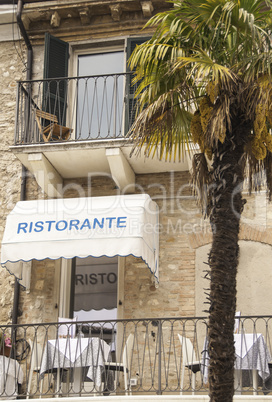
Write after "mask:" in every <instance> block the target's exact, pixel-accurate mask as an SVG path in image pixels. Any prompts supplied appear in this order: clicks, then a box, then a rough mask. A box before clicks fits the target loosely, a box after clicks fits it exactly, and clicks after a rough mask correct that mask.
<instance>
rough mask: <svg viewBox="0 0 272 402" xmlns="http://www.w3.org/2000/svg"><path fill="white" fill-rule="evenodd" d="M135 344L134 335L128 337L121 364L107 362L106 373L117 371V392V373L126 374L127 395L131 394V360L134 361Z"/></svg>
mask: <svg viewBox="0 0 272 402" xmlns="http://www.w3.org/2000/svg"><path fill="white" fill-rule="evenodd" d="M133 344H134V335H133V334H130V335H129V336H128V337H127V340H126V343H125V346H124V350H123V354H122V361H121V362H107V361H106V362H105V371H106V372H107V370H112V371H115V387H114V388H115V390H116V385H117V373H118V372H122V373H123V374H124V385H125V392H126V395H128V393H129V394H131V385H130V368H131V360H132V352H133Z"/></svg>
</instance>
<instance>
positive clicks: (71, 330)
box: [58, 317, 77, 338]
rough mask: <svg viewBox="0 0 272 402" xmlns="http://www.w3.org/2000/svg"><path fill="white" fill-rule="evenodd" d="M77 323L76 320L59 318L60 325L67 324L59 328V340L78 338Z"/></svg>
mask: <svg viewBox="0 0 272 402" xmlns="http://www.w3.org/2000/svg"><path fill="white" fill-rule="evenodd" d="M76 321H77V317H75V318H64V317H59V318H58V322H59V323H65V324H61V325H59V326H58V338H74V337H75V336H76Z"/></svg>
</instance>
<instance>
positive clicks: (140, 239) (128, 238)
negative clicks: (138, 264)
mask: <svg viewBox="0 0 272 402" xmlns="http://www.w3.org/2000/svg"><path fill="white" fill-rule="evenodd" d="M158 246H159V215H158V206H157V204H156V203H155V202H154V201H152V200H151V198H150V197H149V196H148V195H146V194H135V195H123V196H122V195H121V196H109V197H88V198H67V199H65V198H64V199H51V200H35V201H20V202H18V203H17V204H16V206H15V207H14V209H13V210H12V211H11V212H10V214H9V215H8V217H7V221H6V227H5V232H4V237H3V241H2V250H1V264H2V265H3V266H5V267H6V268H7V269H8V270H9V271H10V272H11V273H12V274H14V275H15V276H17V277H18V278H19V279H20V278H21V277H22V266H23V264H22V263H18V262H22V261H30V260H33V259H35V260H43V259H45V258H50V259H52V260H55V259H58V258H73V257H80V258H84V257H88V256H93V257H101V256H108V257H113V256H116V255H119V256H128V255H134V256H135V257H141V258H142V259H143V260H144V261H145V263H146V264H147V266H148V267H149V269H150V271H151V272H152V273H153V274H154V276H155V279H156V282H157V283H158V281H159V266H158V253H159V249H158Z"/></svg>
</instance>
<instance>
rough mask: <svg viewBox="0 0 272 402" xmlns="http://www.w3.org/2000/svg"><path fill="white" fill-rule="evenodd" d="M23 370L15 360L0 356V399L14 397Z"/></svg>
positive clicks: (21, 380) (21, 379)
mask: <svg viewBox="0 0 272 402" xmlns="http://www.w3.org/2000/svg"><path fill="white" fill-rule="evenodd" d="M23 378H24V374H23V370H22V368H21V366H20V364H19V363H18V362H17V360H14V359H11V358H10V357H6V356H2V355H1V356H0V399H1V400H7V399H16V397H17V395H18V384H22V382H23Z"/></svg>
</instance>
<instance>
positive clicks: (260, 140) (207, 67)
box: [129, 0, 272, 402]
mask: <svg viewBox="0 0 272 402" xmlns="http://www.w3.org/2000/svg"><path fill="white" fill-rule="evenodd" d="M171 3H172V6H173V7H172V8H171V9H170V10H169V11H167V12H164V13H159V14H157V15H155V16H154V17H152V18H151V19H150V20H149V22H148V23H147V25H146V27H148V28H149V29H150V28H152V29H155V33H154V34H153V36H152V38H151V39H150V40H149V41H147V42H145V43H144V44H142V45H140V46H138V47H137V48H136V49H135V50H134V52H133V54H132V56H131V58H130V60H129V63H130V66H131V68H132V69H134V71H135V78H134V81H135V82H138V90H137V94H136V95H137V104H138V113H137V119H136V120H135V122H134V124H133V126H132V128H131V130H130V133H129V134H130V135H131V137H132V139H133V141H134V144H135V145H134V150H135V149H136V148H138V149H139V148H141V147H143V149H144V152H145V154H146V155H148V156H154V155H156V154H158V155H159V157H160V158H169V159H176V160H180V159H181V158H182V157H183V155H184V152H185V150H186V149H188V147H189V148H190V147H192V144H193V143H194V144H197V145H196V148H198V149H199V150H200V152H199V153H195V155H194V183H195V188H196V189H197V192H198V195H199V196H200V199H201V201H202V208H203V213H204V214H205V215H206V216H209V217H210V222H211V225H212V230H213V241H212V246H211V250H210V254H209V266H210V274H209V275H210V294H209V301H210V305H209V325H208V337H209V346H208V350H209V356H210V366H209V394H210V400H211V401H212V402H225V401H226V402H229V401H232V399H233V394H234V380H233V378H234V361H235V354H234V340H233V330H234V317H235V309H236V273H237V265H238V259H239V246H238V235H239V224H240V216H241V213H242V211H243V206H244V203H245V200H243V198H242V187H243V182H244V178H245V176H246V174H249V177H250V178H251V179H250V180H249V183H250V189H255V190H256V189H258V186H259V185H260V183H259V181H258V180H256V177H259V176H256V175H258V174H260V173H261V172H262V171H266V172H267V174H266V178H267V180H266V184H267V188H268V193H269V198H270V194H271V188H272V185H271V183H272V180H271V177H272V176H271V171H272V170H271V166H272V164H271V160H272V158H271V155H272V154H271V152H272V136H271V127H272V82H271V79H272V53H271V13H272V11H271V5H270V4H268V3H265V2H264V1H262V0H230V1H227V0H206V1H203V0H181V1H173V2H171ZM254 178H255V179H254Z"/></svg>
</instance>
